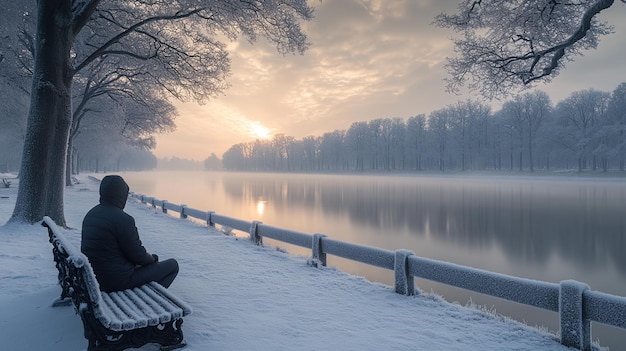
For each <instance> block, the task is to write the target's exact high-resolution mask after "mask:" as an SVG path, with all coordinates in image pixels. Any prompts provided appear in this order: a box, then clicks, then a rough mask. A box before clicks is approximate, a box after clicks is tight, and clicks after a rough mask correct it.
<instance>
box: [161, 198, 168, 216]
mask: <svg viewBox="0 0 626 351" xmlns="http://www.w3.org/2000/svg"><path fill="white" fill-rule="evenodd" d="M166 203H167V200H163V205H161V211H163V213H167V208H165V204H166Z"/></svg>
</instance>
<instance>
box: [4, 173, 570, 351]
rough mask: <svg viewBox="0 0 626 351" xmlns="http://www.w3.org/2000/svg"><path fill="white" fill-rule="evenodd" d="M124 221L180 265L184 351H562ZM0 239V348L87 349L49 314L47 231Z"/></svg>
mask: <svg viewBox="0 0 626 351" xmlns="http://www.w3.org/2000/svg"><path fill="white" fill-rule="evenodd" d="M79 180H80V181H81V183H80V184H77V185H75V186H73V187H69V188H67V190H66V196H65V212H66V220H67V223H68V225H69V226H70V227H71V228H73V229H69V230H68V231H67V233H66V234H67V235H68V237H69V238H70V240H71V241H73V242H74V243H75V244H77V245H78V244H79V242H80V230H79V228H80V224H81V221H82V218H83V216H84V214H85V213H86V212H87V211H88V210H89V209H90V208H91V207H92V206H93V205H95V204H96V203H97V201H98V190H97V189H98V184H97V183H95V182H92V181H89V180H88V179H87V177H82V176H81V177H80V178H79ZM16 185H17V184H15V186H13V185H12V186H11V187H10V188H3V189H1V190H0V191H1V192H0V195H2V196H3V198H2V199H0V223H5V222H6V220H7V219H8V218H9V216H10V214H11V212H12V210H13V206H14V204H15V195H16V193H17V186H16ZM5 196H6V198H4V197H5ZM126 211H127V212H128V213H130V214H131V215H133V216H134V217H135V219H136V223H137V226H138V228H139V232H140V235H141V238H142V241H143V243H144V245H145V246H146V247H147V249H148V250H149V251H151V252H154V253H157V254H158V255H159V256H160V257H163V258H167V257H175V258H177V259H178V260H179V263H180V266H181V272H180V275H179V277H178V278H177V279H176V281H175V282H174V284H173V285H172V287H171V288H170V289H172V290H173V291H174V293H175V294H176V295H178V296H180V297H181V298H182V299H184V300H185V301H187V302H188V303H189V304H190V305H192V306H193V308H194V313H193V314H192V315H191V316H189V317H187V318H185V323H184V324H183V331H184V332H185V338H186V340H187V342H188V344H189V345H188V347H187V348H185V350H190V351H191V350H194V351H195V350H198V351H199V350H259V351H265V350H268V351H270V350H271V351H275V350H296V351H297V350H320V349H328V350H364V351H368V350H372V351H374V350H376V351H378V350H463V351H472V350H529V351H530V350H533V351H541V350H550V351H557V350H559V351H561V350H569V349H568V348H566V347H564V346H562V345H560V344H559V343H558V341H557V337H556V336H555V335H553V334H550V333H548V332H546V331H543V330H540V329H536V328H532V327H529V326H526V325H523V324H521V323H518V322H515V321H512V320H509V319H507V318H504V317H500V316H495V315H494V314H492V313H489V312H485V311H481V310H478V309H475V308H467V307H463V306H460V305H458V304H450V303H447V302H445V301H443V300H442V299H440V298H438V297H437V296H434V295H430V294H420V295H417V296H408V297H407V296H403V295H399V294H396V293H395V292H394V291H393V289H392V288H391V287H390V286H387V285H382V284H376V283H371V282H368V281H366V280H365V279H363V278H360V277H357V276H353V275H349V274H347V273H344V272H341V271H338V270H336V269H333V268H324V269H316V268H312V267H310V266H308V265H307V257H304V256H296V255H290V254H287V253H284V252H283V251H282V250H276V249H274V248H271V247H258V246H255V245H253V244H252V243H251V242H250V241H248V240H244V239H241V238H236V237H232V236H225V235H223V234H222V233H221V232H218V231H215V230H211V229H207V228H206V227H203V226H201V225H198V224H195V223H192V222H190V221H186V220H181V219H178V218H174V217H172V216H168V215H164V214H163V213H161V212H160V211H159V210H155V209H152V208H150V207H146V206H143V205H140V204H138V203H136V202H134V201H129V203H128V205H127V207H126ZM0 240H2V242H3V244H2V246H0V308H1V309H2V311H3V313H2V315H0V338H1V340H2V341H1V343H2V345H3V349H6V350H44V349H58V350H83V349H85V348H86V340H85V339H84V338H83V336H82V325H81V322H80V318H79V317H78V316H76V315H74V313H73V310H72V308H71V307H57V308H52V307H49V306H50V303H51V302H52V301H53V300H54V299H55V298H56V297H58V295H59V293H60V289H59V288H58V285H57V284H56V269H55V268H54V265H53V261H52V254H51V245H50V244H49V243H48V242H47V233H46V231H45V229H44V228H41V227H39V226H38V225H32V226H31V225H4V226H2V227H0ZM144 349H146V350H148V349H150V347H146V348H144Z"/></svg>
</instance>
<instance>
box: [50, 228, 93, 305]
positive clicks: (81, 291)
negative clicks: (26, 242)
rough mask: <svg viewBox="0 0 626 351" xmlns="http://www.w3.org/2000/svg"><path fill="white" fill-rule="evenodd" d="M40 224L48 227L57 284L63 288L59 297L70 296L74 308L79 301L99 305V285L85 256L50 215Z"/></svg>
mask: <svg viewBox="0 0 626 351" xmlns="http://www.w3.org/2000/svg"><path fill="white" fill-rule="evenodd" d="M42 224H43V225H44V226H46V227H48V236H49V238H50V243H52V245H53V250H52V252H53V255H54V261H55V263H56V267H57V269H58V271H59V276H58V279H59V284H60V285H61V288H62V289H63V291H62V293H61V297H63V298H65V297H70V298H71V299H72V301H73V302H74V305H75V306H76V308H80V304H81V303H90V304H91V305H92V306H98V305H100V304H101V302H102V295H101V294H100V285H99V284H98V281H97V280H96V275H95V274H94V272H93V269H92V268H91V265H90V264H89V260H88V259H87V257H86V256H85V255H84V254H83V253H82V252H80V251H79V250H78V249H76V247H74V245H72V244H71V243H70V242H69V241H68V240H67V238H65V236H64V235H63V233H62V231H61V230H60V228H59V227H58V226H57V225H56V223H54V221H53V220H52V219H51V218H50V217H47V216H46V217H44V219H43V223H42Z"/></svg>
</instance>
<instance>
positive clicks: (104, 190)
mask: <svg viewBox="0 0 626 351" xmlns="http://www.w3.org/2000/svg"><path fill="white" fill-rule="evenodd" d="M129 190H130V189H129V187H128V184H126V182H125V181H124V178H122V177H120V176H118V175H108V176H106V177H104V178H102V181H101V182H100V203H101V204H103V205H113V206H115V207H118V208H120V209H124V207H125V206H126V199H128V191H129Z"/></svg>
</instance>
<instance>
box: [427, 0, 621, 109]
mask: <svg viewBox="0 0 626 351" xmlns="http://www.w3.org/2000/svg"><path fill="white" fill-rule="evenodd" d="M621 2H623V3H626V0H621ZM614 3H615V1H614V0H586V1H551V0H539V1H510V0H463V1H462V2H461V3H460V5H459V10H458V13H456V14H453V15H448V14H446V13H442V14H440V15H439V16H437V17H436V19H435V23H436V24H437V25H439V26H441V27H446V28H452V29H454V30H455V31H457V32H459V33H461V38H460V39H455V40H454V45H455V48H456V52H457V53H458V56H457V57H454V58H450V59H449V60H448V63H447V69H448V71H449V73H450V77H449V78H448V79H447V82H448V89H449V90H451V91H458V89H459V88H460V87H461V86H463V85H465V84H467V85H468V87H469V88H470V89H471V90H476V91H480V92H481V93H482V95H484V96H486V97H501V96H506V95H508V94H509V93H510V92H511V91H515V90H519V89H520V88H524V87H530V86H532V83H534V82H538V81H549V80H550V79H551V78H553V77H554V76H556V75H557V74H558V73H559V71H560V70H561V69H563V67H564V65H565V62H568V61H571V60H573V59H574V58H575V57H576V56H578V55H582V51H583V50H588V49H592V48H595V47H596V46H597V44H598V41H599V38H600V37H601V36H602V35H606V34H609V33H611V32H612V27H611V26H609V25H608V24H607V23H605V22H601V21H599V20H597V19H596V15H598V14H599V13H600V12H601V11H603V10H605V9H608V8H609V7H611V6H613V4H614Z"/></svg>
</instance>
